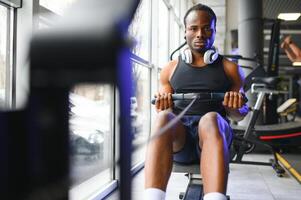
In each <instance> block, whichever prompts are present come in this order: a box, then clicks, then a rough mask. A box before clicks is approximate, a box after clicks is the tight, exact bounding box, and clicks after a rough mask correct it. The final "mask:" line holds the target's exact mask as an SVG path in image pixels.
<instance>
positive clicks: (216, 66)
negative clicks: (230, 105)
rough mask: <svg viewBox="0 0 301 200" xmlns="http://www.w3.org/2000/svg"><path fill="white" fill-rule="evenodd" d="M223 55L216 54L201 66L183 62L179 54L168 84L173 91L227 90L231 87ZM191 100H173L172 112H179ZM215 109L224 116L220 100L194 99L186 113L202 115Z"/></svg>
mask: <svg viewBox="0 0 301 200" xmlns="http://www.w3.org/2000/svg"><path fill="white" fill-rule="evenodd" d="M222 61H223V57H222V56H221V55H219V56H218V58H217V60H216V61H215V62H214V63H212V64H208V65H206V66H203V67H194V66H192V65H190V64H187V63H185V62H184V61H183V60H182V59H181V57H180V56H179V62H178V64H177V66H176V69H175V71H174V73H173V75H172V77H171V80H170V84H171V87H172V88H173V91H174V92H175V93H189V92H227V91H229V90H230V88H231V81H230V80H229V79H228V77H227V75H226V73H225V71H224V66H223V62H222ZM190 101H191V100H175V101H174V110H173V111H174V113H176V114H178V113H180V112H181V111H182V110H183V109H185V107H186V106H187V105H188V104H189V103H190ZM210 111H215V112H218V113H219V114H221V115H222V116H223V117H226V112H225V109H224V107H223V105H222V102H218V101H205V102H204V101H200V100H196V101H195V103H194V104H193V105H192V107H191V108H190V109H189V110H188V111H187V113H186V115H204V114H206V113H207V112H210Z"/></svg>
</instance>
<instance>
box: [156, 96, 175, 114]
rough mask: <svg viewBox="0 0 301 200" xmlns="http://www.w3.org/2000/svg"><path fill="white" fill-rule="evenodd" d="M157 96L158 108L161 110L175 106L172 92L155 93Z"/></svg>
mask: <svg viewBox="0 0 301 200" xmlns="http://www.w3.org/2000/svg"><path fill="white" fill-rule="evenodd" d="M155 98H156V103H155V106H156V110H157V112H160V111H162V110H167V109H169V108H172V107H173V101H172V97H171V93H157V94H156V95H155Z"/></svg>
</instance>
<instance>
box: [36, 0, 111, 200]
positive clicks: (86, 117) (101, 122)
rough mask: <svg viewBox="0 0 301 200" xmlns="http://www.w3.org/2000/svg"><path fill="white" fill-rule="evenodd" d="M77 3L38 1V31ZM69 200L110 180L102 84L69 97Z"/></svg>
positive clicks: (106, 94)
mask: <svg viewBox="0 0 301 200" xmlns="http://www.w3.org/2000/svg"><path fill="white" fill-rule="evenodd" d="M76 1H77V0H64V1H62V0H40V1H39V5H38V7H39V9H38V10H39V13H37V14H38V22H37V24H38V27H37V28H38V29H42V28H47V27H49V26H51V25H52V23H53V22H52V21H51V18H50V17H49V14H50V15H52V16H56V17H60V16H61V15H62V14H64V12H65V10H66V8H67V7H69V6H70V5H72V4H73V3H74V2H76ZM69 102H70V104H69V105H70V114H69V117H70V118H69V131H70V132H69V146H70V179H71V186H70V190H69V195H70V199H72V200H81V199H87V198H91V197H92V196H95V195H97V193H99V191H100V190H101V189H102V188H104V186H107V185H108V184H109V183H111V182H112V181H113V179H114V177H113V174H114V172H113V162H114V161H113V149H114V146H113V142H114V141H113V138H114V135H113V134H114V132H113V130H114V129H113V125H114V124H113V122H114V117H115V114H114V112H113V111H114V89H113V86H112V85H106V84H79V85H76V86H75V87H74V88H72V90H71V91H70V94H69Z"/></svg>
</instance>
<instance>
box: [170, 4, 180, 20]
mask: <svg viewBox="0 0 301 200" xmlns="http://www.w3.org/2000/svg"><path fill="white" fill-rule="evenodd" d="M170 4H171V5H172V6H173V8H174V10H175V13H176V15H177V16H178V17H179V16H180V0H171V1H170Z"/></svg>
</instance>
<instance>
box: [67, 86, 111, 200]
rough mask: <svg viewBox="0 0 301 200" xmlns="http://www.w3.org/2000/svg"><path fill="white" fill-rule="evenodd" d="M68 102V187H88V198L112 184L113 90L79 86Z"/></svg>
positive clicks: (85, 189)
mask: <svg viewBox="0 0 301 200" xmlns="http://www.w3.org/2000/svg"><path fill="white" fill-rule="evenodd" d="M69 98H70V121H69V124H70V162H71V163H70V166H71V168H70V171H71V173H70V176H71V183H72V186H71V187H72V188H76V187H77V186H79V185H80V184H82V183H85V184H88V186H87V187H84V189H81V190H80V195H82V197H87V196H88V195H90V194H91V193H93V192H95V191H96V190H99V188H101V187H102V186H104V185H105V184H107V183H109V182H110V181H111V180H112V171H111V170H110V168H111V166H112V165H111V163H112V157H113V156H112V138H113V133H112V118H113V116H112V110H113V109H112V106H113V103H112V102H113V96H112V87H110V86H109V85H79V86H76V87H74V88H73V89H72V91H71V93H70V96H69ZM93 182H96V183H97V184H95V183H93ZM71 197H72V195H71ZM76 199H78V196H76Z"/></svg>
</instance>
